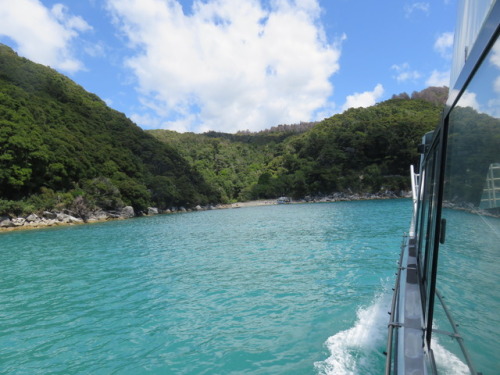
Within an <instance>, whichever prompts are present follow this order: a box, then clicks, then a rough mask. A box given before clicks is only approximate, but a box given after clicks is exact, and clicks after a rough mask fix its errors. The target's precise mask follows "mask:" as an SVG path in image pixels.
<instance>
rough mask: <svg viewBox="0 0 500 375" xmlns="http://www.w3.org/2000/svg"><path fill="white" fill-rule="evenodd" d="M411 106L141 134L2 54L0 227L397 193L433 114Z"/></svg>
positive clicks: (41, 71)
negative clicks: (122, 212) (47, 219)
mask: <svg viewBox="0 0 500 375" xmlns="http://www.w3.org/2000/svg"><path fill="white" fill-rule="evenodd" d="M428 90H429V89H428ZM429 92H431V93H432V92H434V91H433V89H430V91H428V92H427V94H428V93H429ZM414 94H415V93H414ZM427 96H428V95H427ZM416 97H418V95H417V96H415V95H413V94H412V96H411V97H410V96H408V95H402V94H400V95H399V96H397V97H395V98H394V99H392V100H389V101H386V102H383V103H380V104H377V105H376V106H373V107H370V108H358V109H350V110H348V111H346V112H344V113H343V114H339V115H335V116H333V117H331V118H328V119H325V120H324V121H322V122H319V123H301V124H298V125H281V126H277V127H275V128H272V129H270V130H268V131H262V132H259V133H250V132H241V133H237V134H225V133H216V132H210V133H206V134H192V133H185V134H179V133H176V132H172V131H166V130H155V131H148V132H145V131H143V130H142V129H140V128H139V127H138V126H136V125H135V124H134V123H133V122H132V121H130V120H129V119H128V118H126V117H125V116H124V115H123V114H122V113H119V112H117V111H115V110H113V109H111V108H109V107H107V106H106V104H105V103H104V102H103V101H102V100H101V99H99V98H98V97H97V96H96V95H94V94H91V93H88V92H86V91H85V90H84V89H83V88H82V87H80V86H78V85H77V84H75V83H74V82H73V81H71V80H70V79H68V78H67V77H65V76H63V75H61V74H59V73H57V72H56V71H54V70H52V69H50V68H48V67H45V66H42V65H38V64H35V63H32V62H30V61H29V60H27V59H25V58H21V57H19V56H17V55H16V54H15V52H13V51H12V50H11V49H10V48H8V47H6V46H4V45H1V44H0V215H6V214H8V215H10V216H13V215H19V214H24V213H30V212H40V211H43V210H63V209H67V210H70V211H72V212H73V213H77V214H80V216H81V215H82V213H85V212H86V211H92V210H96V209H98V208H101V209H104V210H108V211H112V210H119V209H121V208H122V207H123V206H125V205H131V206H133V207H134V208H135V210H136V211H141V210H145V209H146V208H147V207H148V206H155V207H159V208H161V209H164V208H169V207H172V206H186V207H189V206H195V205H198V204H200V205H204V204H208V203H218V202H232V201H237V200H249V199H258V198H276V197H278V196H281V195H287V196H293V197H304V196H306V195H320V194H329V193H332V192H346V191H352V192H378V191H380V190H384V189H388V190H399V189H406V188H408V183H409V179H408V166H409V164H410V163H411V162H414V161H415V160H416V158H417V153H416V146H417V144H418V143H419V142H420V138H421V136H422V135H423V134H424V133H425V132H427V131H429V130H431V129H433V128H434V127H435V126H436V124H437V123H438V119H439V114H440V111H441V109H442V105H439V104H432V103H430V102H428V101H425V100H421V99H416Z"/></svg>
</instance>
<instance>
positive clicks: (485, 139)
mask: <svg viewBox="0 0 500 375" xmlns="http://www.w3.org/2000/svg"><path fill="white" fill-rule="evenodd" d="M499 118H500V43H498V41H497V43H496V45H495V46H494V47H493V48H492V50H491V51H490V53H489V55H488V56H487V58H486V59H485V60H484V61H483V63H482V65H481V67H480V68H479V70H478V71H477V73H476V74H475V76H474V78H473V80H472V81H471V83H470V84H469V85H468V87H467V91H466V92H465V93H464V94H463V95H462V97H461V98H460V100H459V102H458V104H457V105H456V107H455V108H454V109H453V111H452V112H451V115H450V117H449V137H448V150H447V159H446V170H445V188H444V202H443V206H444V209H443V214H442V217H443V218H445V219H446V222H447V226H446V228H447V234H446V242H445V244H444V245H442V246H441V247H440V253H439V268H440V274H439V276H438V284H437V287H438V289H440V290H441V293H442V294H443V295H444V296H445V297H446V299H445V300H446V302H447V305H448V307H449V308H450V310H451V311H452V314H453V316H454V318H455V320H456V322H457V323H458V324H459V326H460V331H461V333H462V335H463V337H464V339H465V343H466V346H467V348H468V349H469V351H470V352H471V357H472V360H473V363H474V364H475V366H476V370H477V371H479V372H483V373H484V374H494V373H497V372H498V369H500V357H499V355H498V353H500V340H499V337H500V314H499V311H500V288H499V285H500V271H499V270H500V258H499V256H500V119H499ZM436 311H437V310H436ZM435 317H436V324H435V325H436V327H437V328H439V329H443V330H449V327H447V326H446V324H445V323H444V322H445V318H444V314H443V313H442V312H441V313H436V316H435ZM435 336H438V335H435ZM438 340H439V343H440V345H443V346H444V347H446V348H447V349H448V350H450V351H453V352H454V353H455V354H457V355H458V353H457V351H455V350H454V349H452V348H453V347H454V346H452V345H451V343H450V341H452V339H451V338H449V337H447V336H438Z"/></svg>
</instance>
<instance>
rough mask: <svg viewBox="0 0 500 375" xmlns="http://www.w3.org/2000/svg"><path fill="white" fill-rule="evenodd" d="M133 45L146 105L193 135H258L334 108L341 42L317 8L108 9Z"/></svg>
mask: <svg viewBox="0 0 500 375" xmlns="http://www.w3.org/2000/svg"><path fill="white" fill-rule="evenodd" d="M108 8H109V10H110V11H111V12H112V14H113V16H114V18H115V21H116V23H117V25H118V27H119V28H120V30H121V31H122V32H123V33H124V35H125V36H126V37H127V38H128V40H129V42H130V47H131V48H133V56H132V57H130V58H129V59H128V60H127V61H126V64H127V66H128V67H129V68H130V69H131V70H132V71H133V73H134V75H135V76H136V78H137V82H138V90H139V91H140V93H141V95H142V96H143V103H144V104H145V105H146V106H147V107H148V108H151V109H153V110H154V111H155V112H156V113H157V115H158V116H160V117H162V118H164V119H165V120H166V121H169V120H168V119H171V118H173V119H174V120H172V122H171V125H172V126H179V124H181V123H182V126H183V127H186V129H188V130H191V131H203V130H209V129H212V130H220V131H228V132H234V131H237V130H244V129H250V130H258V129H262V128H266V127H270V126H273V125H276V124H280V123H297V122H299V121H301V120H304V121H307V120H309V119H310V118H311V117H312V116H313V115H314V113H316V112H319V111H320V110H321V108H323V107H327V106H329V105H330V103H329V102H328V97H329V96H330V95H331V93H332V90H333V87H332V85H331V83H330V81H329V78H330V76H331V75H332V74H333V73H335V72H336V71H338V69H339V58H340V43H341V42H342V40H343V39H345V36H343V37H342V38H341V39H339V40H338V41H336V42H335V43H334V42H329V41H327V40H326V37H325V34H324V31H323V29H322V28H321V26H319V24H318V20H319V19H318V17H319V15H320V12H321V9H320V7H319V5H318V2H317V1H316V0H295V1H293V2H292V1H290V0H280V1H273V2H271V5H270V7H269V8H265V7H263V6H262V5H261V3H260V2H259V1H255V0H241V1H232V0H210V1H203V2H202V1H194V3H193V6H192V11H191V13H190V14H189V15H186V14H184V12H183V10H182V7H181V6H180V4H179V3H178V2H177V1H174V0H169V1H163V0H108Z"/></svg>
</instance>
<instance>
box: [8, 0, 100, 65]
mask: <svg viewBox="0 0 500 375" xmlns="http://www.w3.org/2000/svg"><path fill="white" fill-rule="evenodd" d="M90 29H91V26H90V25H88V24H87V22H85V21H84V20H83V18H81V17H78V16H72V15H70V14H68V10H67V8H66V7H65V6H64V5H62V4H55V5H54V6H53V7H52V9H48V8H46V7H45V6H44V5H43V4H42V3H41V2H40V1H38V0H16V1H11V0H0V35H4V36H7V37H9V38H10V39H12V40H14V42H15V43H16V44H17V46H18V48H17V51H18V52H19V54H20V55H22V56H25V57H27V58H29V59H31V60H34V61H36V62H38V63H41V64H45V65H50V66H52V67H54V68H56V69H61V70H64V71H66V72H75V71H78V70H81V69H83V64H82V62H81V61H79V60H78V59H76V58H75V57H74V56H73V54H72V53H71V41H72V40H73V39H74V38H76V37H77V36H78V35H79V33H80V32H85V31H88V30H90Z"/></svg>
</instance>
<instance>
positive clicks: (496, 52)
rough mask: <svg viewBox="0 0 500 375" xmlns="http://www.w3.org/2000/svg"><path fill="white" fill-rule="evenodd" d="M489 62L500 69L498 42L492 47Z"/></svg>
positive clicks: (499, 45) (499, 46)
mask: <svg viewBox="0 0 500 375" xmlns="http://www.w3.org/2000/svg"><path fill="white" fill-rule="evenodd" d="M490 62H491V64H493V65H494V66H495V67H497V68H499V69H500V42H496V43H495V45H494V46H493V53H492V55H491V57H490Z"/></svg>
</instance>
